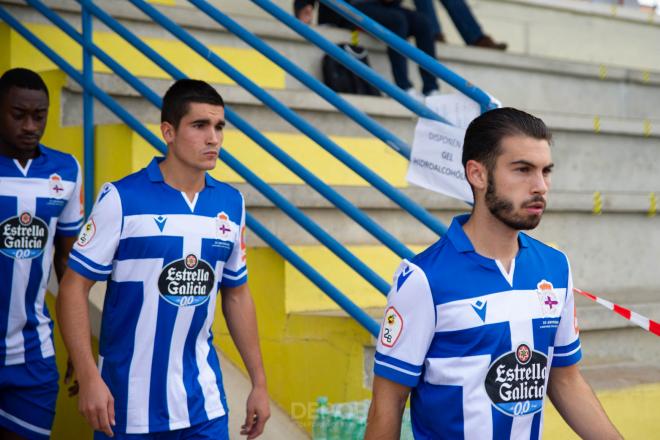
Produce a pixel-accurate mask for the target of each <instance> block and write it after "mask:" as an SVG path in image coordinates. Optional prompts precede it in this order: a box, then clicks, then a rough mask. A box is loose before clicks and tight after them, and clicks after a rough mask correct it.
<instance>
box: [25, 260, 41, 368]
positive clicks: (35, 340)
mask: <svg viewBox="0 0 660 440" xmlns="http://www.w3.org/2000/svg"><path fill="white" fill-rule="evenodd" d="M43 258H44V256H43V254H41V255H40V256H38V257H37V258H34V259H33V260H32V263H31V264H30V278H29V279H28V284H27V288H26V289H25V315H26V318H27V319H26V322H25V327H23V341H24V342H23V345H24V346H25V361H26V362H30V361H36V360H39V359H43V356H42V354H41V350H40V347H41V341H40V340H39V334H38V333H37V325H38V324H39V321H38V320H37V314H36V311H35V305H36V304H35V303H36V301H37V295H38V293H39V287H40V284H41V278H42V276H43V270H42V268H41V265H42V264H43ZM45 306H46V305H45V304H44V307H45Z"/></svg>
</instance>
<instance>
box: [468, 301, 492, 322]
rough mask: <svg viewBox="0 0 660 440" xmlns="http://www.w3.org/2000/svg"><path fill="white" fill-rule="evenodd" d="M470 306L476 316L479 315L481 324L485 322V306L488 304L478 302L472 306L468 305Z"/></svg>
mask: <svg viewBox="0 0 660 440" xmlns="http://www.w3.org/2000/svg"><path fill="white" fill-rule="evenodd" d="M470 305H471V306H472V309H473V310H474V311H475V312H477V315H479V318H481V320H482V321H483V322H486V306H487V305H488V303H487V302H486V301H482V300H479V301H477V302H476V303H474V304H470Z"/></svg>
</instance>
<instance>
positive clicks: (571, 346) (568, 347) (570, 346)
mask: <svg viewBox="0 0 660 440" xmlns="http://www.w3.org/2000/svg"><path fill="white" fill-rule="evenodd" d="M579 346H580V340H579V339H576V340H575V341H574V342H573V343H571V344H568V345H564V346H561V347H555V354H564V353H570V352H571V351H574V350H575V349H576V348H578V347H579Z"/></svg>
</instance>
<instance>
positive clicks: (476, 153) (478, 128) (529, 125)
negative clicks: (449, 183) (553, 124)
mask: <svg viewBox="0 0 660 440" xmlns="http://www.w3.org/2000/svg"><path fill="white" fill-rule="evenodd" d="M507 136H528V137H531V138H534V139H545V140H546V141H548V143H550V142H551V141H552V133H550V130H548V127H547V126H546V125H545V123H544V122H543V121H542V120H541V119H539V118H537V117H536V116H533V115H530V114H529V113H526V112H524V111H522V110H518V109H515V108H512V107H503V108H498V109H494V110H490V111H488V112H486V113H484V114H482V115H480V116H478V117H477V118H475V119H474V120H473V121H472V122H471V123H470V125H469V126H468V128H467V130H466V132H465V140H464V141H463V157H462V162H463V167H465V164H467V162H468V160H475V161H477V162H480V163H482V164H484V165H485V166H486V169H488V170H489V171H492V170H493V169H494V168H495V163H496V161H497V157H498V156H499V155H500V153H501V151H500V145H501V143H502V139H504V138H505V137H507Z"/></svg>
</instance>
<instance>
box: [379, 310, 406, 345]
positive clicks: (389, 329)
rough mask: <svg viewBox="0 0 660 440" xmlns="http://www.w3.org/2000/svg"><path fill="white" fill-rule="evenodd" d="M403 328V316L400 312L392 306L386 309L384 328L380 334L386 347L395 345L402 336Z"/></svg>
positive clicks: (381, 340)
mask: <svg viewBox="0 0 660 440" xmlns="http://www.w3.org/2000/svg"><path fill="white" fill-rule="evenodd" d="M402 330H403V318H402V317H401V315H400V314H399V312H398V311H397V310H396V309H395V308H394V307H390V308H388V309H387V310H386V311H385V319H384V320H383V330H382V332H381V335H380V342H381V343H382V344H383V345H384V346H385V347H394V344H396V341H398V340H399V336H401V331H402Z"/></svg>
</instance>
